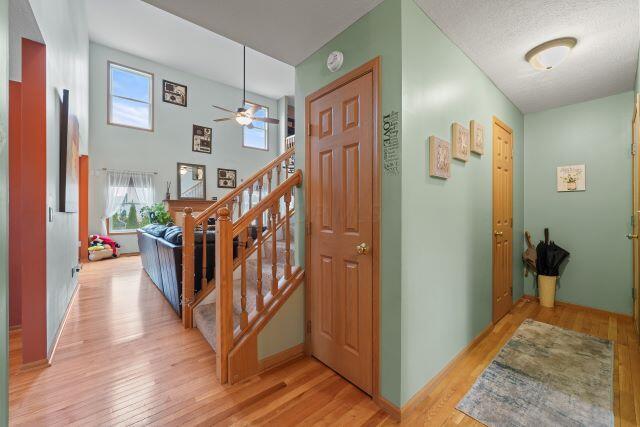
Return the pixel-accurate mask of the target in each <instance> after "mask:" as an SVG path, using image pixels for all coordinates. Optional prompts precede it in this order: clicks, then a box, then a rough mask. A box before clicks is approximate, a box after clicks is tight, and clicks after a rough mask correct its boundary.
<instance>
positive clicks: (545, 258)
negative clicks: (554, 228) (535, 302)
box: [536, 228, 569, 308]
mask: <svg viewBox="0 0 640 427" xmlns="http://www.w3.org/2000/svg"><path fill="white" fill-rule="evenodd" d="M536 255H537V259H536V269H537V271H538V292H539V295H540V305H542V306H543V307H549V308H553V306H554V302H555V295H556V285H557V282H558V276H559V275H560V265H561V264H562V263H563V262H564V260H565V259H567V257H569V252H567V251H566V250H564V249H562V248H561V247H560V246H558V245H556V244H555V242H553V241H550V240H549V229H548V228H545V229H544V242H540V243H538V246H537V247H536Z"/></svg>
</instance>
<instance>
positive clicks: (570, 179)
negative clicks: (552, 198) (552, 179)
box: [556, 165, 587, 192]
mask: <svg viewBox="0 0 640 427" xmlns="http://www.w3.org/2000/svg"><path fill="white" fill-rule="evenodd" d="M556 180H557V187H558V191H559V192H566V191H585V190H586V189H587V185H586V170H585V166H584V165H570V166H558V169H557V171H556Z"/></svg>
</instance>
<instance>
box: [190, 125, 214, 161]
mask: <svg viewBox="0 0 640 427" xmlns="http://www.w3.org/2000/svg"><path fill="white" fill-rule="evenodd" d="M211 145H212V131H211V128H208V127H205V126H198V125H193V143H192V147H191V149H192V150H193V151H195V152H196V153H206V154H211Z"/></svg>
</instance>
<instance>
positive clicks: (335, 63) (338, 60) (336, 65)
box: [327, 50, 344, 73]
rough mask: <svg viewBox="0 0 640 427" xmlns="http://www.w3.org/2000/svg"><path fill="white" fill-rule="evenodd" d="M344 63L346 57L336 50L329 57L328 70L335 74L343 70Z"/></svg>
mask: <svg viewBox="0 0 640 427" xmlns="http://www.w3.org/2000/svg"><path fill="white" fill-rule="evenodd" d="M343 62H344V55H343V54H342V52H340V51H339V50H334V51H333V52H331V53H330V54H329V56H327V68H328V69H329V71H331V72H332V73H335V72H336V71H338V70H339V69H340V68H342V63H343Z"/></svg>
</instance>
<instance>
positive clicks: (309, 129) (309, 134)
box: [307, 123, 313, 136]
mask: <svg viewBox="0 0 640 427" xmlns="http://www.w3.org/2000/svg"><path fill="white" fill-rule="evenodd" d="M312 130H313V125H312V124H311V123H309V126H308V127H307V136H311V131H312Z"/></svg>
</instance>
